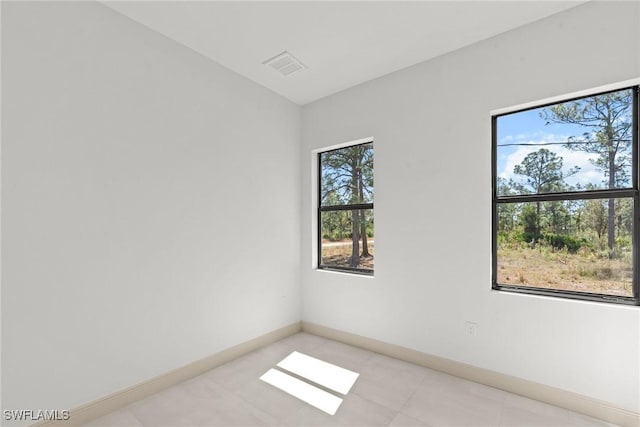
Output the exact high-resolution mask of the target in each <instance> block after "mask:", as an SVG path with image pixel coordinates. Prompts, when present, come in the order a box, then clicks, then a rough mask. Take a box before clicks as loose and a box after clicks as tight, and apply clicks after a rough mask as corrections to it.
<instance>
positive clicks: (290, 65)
mask: <svg viewBox="0 0 640 427" xmlns="http://www.w3.org/2000/svg"><path fill="white" fill-rule="evenodd" d="M263 64H264V65H267V66H269V67H271V68H273V69H274V70H276V71H277V72H278V73H280V74H282V75H283V76H285V77H286V76H290V75H291V74H294V73H297V72H298V71H302V70H304V69H306V68H307V66H306V65H304V64H303V63H302V62H301V61H300V60H299V59H298V58H296V57H295V56H293V55H292V54H290V53H289V52H287V51H284V52H282V53H281V54H279V55H276V56H274V57H273V58H271V59H267V60H266V61H264V62H263Z"/></svg>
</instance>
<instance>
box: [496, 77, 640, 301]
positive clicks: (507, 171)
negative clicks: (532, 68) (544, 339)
mask: <svg viewBox="0 0 640 427" xmlns="http://www.w3.org/2000/svg"><path fill="white" fill-rule="evenodd" d="M638 114H639V113H638V87H637V86H636V87H631V88H627V89H623V90H616V91H612V92H606V93H599V94H595V95H591V96H586V97H581V98H577V99H570V100H567V101H564V102H560V103H555V104H551V105H543V106H540V107H536V108H531V109H527V110H522V111H516V112H512V113H508V114H502V115H497V116H494V117H493V118H492V140H493V142H492V144H493V151H492V157H493V168H492V169H493V227H492V228H493V278H492V281H493V285H492V286H493V288H494V289H499V290H503V291H512V292H521V293H531V294H541V295H553V296H561V297H567V298H577V299H587V300H596V301H607V302H615V303H622V304H635V305H638V303H639V289H638V265H639V264H638V252H639V251H638V240H639V231H640V230H639V228H640V227H639V226H638V211H639V209H640V204H639V202H640V200H639V198H638V179H639V178H638V153H639V151H638Z"/></svg>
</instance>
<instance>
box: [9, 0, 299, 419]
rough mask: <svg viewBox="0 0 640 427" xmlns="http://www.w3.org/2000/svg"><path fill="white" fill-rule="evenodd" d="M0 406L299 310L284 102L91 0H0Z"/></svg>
mask: <svg viewBox="0 0 640 427" xmlns="http://www.w3.org/2000/svg"><path fill="white" fill-rule="evenodd" d="M2 66H3V69H2V73H3V74H2V89H3V97H2V103H3V105H2V106H3V111H2V113H3V114H2V122H3V127H2V151H3V152H2V183H3V187H2V205H3V208H4V211H3V212H2V231H3V241H2V244H3V247H2V267H3V268H2V376H3V378H2V392H3V396H2V398H3V401H2V407H3V409H66V408H73V407H75V406H78V405H80V404H83V403H86V402H88V401H91V400H93V399H96V398H100V397H103V396H105V395H107V394H110V393H112V392H115V391H117V390H120V389H122V388H125V387H128V386H131V385H133V384H136V383H138V382H140V381H143V380H146V379H149V378H151V377H154V376H157V375H159V374H162V373H165V372H167V371H169V370H171V369H174V368H177V367H180V366H182V365H185V364H187V363H190V362H193V361H195V360H198V359H200V358H203V357H205V356H209V355H211V354H213V353H215V352H217V351H220V350H222V349H225V348H228V347H231V346H233V345H236V344H238V343H241V342H244V341H247V340H249V339H252V338H255V337H257V336H259V335H261V334H264V333H267V332H270V331H272V330H274V329H277V328H280V327H283V326H285V325H288V324H291V323H292V322H296V321H298V320H300V281H299V279H300V277H299V271H300V267H299V266H300V237H299V228H300V225H299V224H300V183H299V177H300V165H299V161H298V160H299V156H300V146H299V143H300V108H299V107H298V106H296V105H295V104H293V103H291V102H289V101H287V100H285V99H284V98H281V97H279V96H277V95H275V94H274V93H272V92H270V91H268V90H266V89H264V88H262V87H260V86H258V85H256V84H253V83H251V82H250V81H248V80H246V79H244V78H242V77H240V76H238V75H236V74H234V73H232V72H230V71H229V70H227V69H225V68H223V67H221V66H218V65H216V64H215V63H213V62H212V61H210V60H208V59H205V58H204V57H201V56H200V55H198V54H196V53H194V52H193V51H191V50H189V49H186V48H185V47H183V46H180V45H178V44H177V43H175V42H173V41H171V40H169V39H167V38H165V37H163V36H161V35H159V34H157V33H155V32H153V31H150V30H148V29H147V28H145V27H143V26H141V25H139V24H137V23H134V22H133V21H131V20H129V19H128V18H125V17H123V16H121V15H119V14H117V13H116V12H114V11H112V10H111V9H108V8H106V7H104V6H102V5H100V4H98V3H93V2H92V3H87V2H68V3H49V2H44V3H32V2H22V3H19V2H16V3H13V2H2Z"/></svg>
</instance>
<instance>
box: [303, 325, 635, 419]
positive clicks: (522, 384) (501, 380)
mask: <svg viewBox="0 0 640 427" xmlns="http://www.w3.org/2000/svg"><path fill="white" fill-rule="evenodd" d="M302 330H303V331H304V332H308V333H310V334H313V335H318V336H321V337H325V338H329V339H331V340H334V341H340V342H342V343H345V344H349V345H353V346H356V347H360V348H364V349H366V350H370V351H374V352H376V353H380V354H383V355H385V356H390V357H395V358H396V359H400V360H404V361H407V362H411V363H414V364H416V365H421V366H425V367H427V368H431V369H435V370H438V371H441V372H445V373H447V374H451V375H455V376H457V377H460V378H464V379H467V380H471V381H475V382H477V383H480V384H485V385H488V386H490V387H495V388H498V389H501V390H505V391H508V392H510V393H515V394H518V395H521V396H524V397H528V398H530V399H535V400H539V401H541V402H546V403H549V404H551V405H555V406H559V407H561V408H565V409H569V410H571V411H575V412H579V413H581V414H585V415H588V416H590V417H594V418H598V419H601V420H603V421H607V422H610V423H613V424H617V425H620V426H625V427H639V426H640V413H639V412H635V411H631V410H628V409H624V408H620V407H618V406H616V405H614V404H611V403H608V402H603V401H601V400H597V399H593V398H591V397H588V396H583V395H580V394H577V393H573V392H570V391H566V390H562V389H559V388H555V387H551V386H548V385H544V384H540V383H536V382H532V381H528V380H524V379H522V378H518V377H513V376H510V375H506V374H501V373H499V372H494V371H490V370H488V369H482V368H478V367H475V366H472V365H467V364H464V363H461V362H456V361H453V360H449V359H445V358H442V357H438V356H434V355H431V354H427V353H421V352H419V351H416V350H412V349H409V348H406V347H401V346H398V345H394V344H388V343H385V342H382V341H378V340H374V339H371V338H367V337H363V336H360V335H355V334H351V333H348V332H343V331H339V330H337V329H332V328H328V327H325V326H321V325H317V324H315V323H311V322H305V321H303V322H302Z"/></svg>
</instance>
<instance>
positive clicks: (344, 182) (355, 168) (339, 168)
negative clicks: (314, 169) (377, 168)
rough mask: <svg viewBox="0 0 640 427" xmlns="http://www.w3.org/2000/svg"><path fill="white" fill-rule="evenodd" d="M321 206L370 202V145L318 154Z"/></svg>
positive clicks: (371, 184)
mask: <svg viewBox="0 0 640 427" xmlns="http://www.w3.org/2000/svg"><path fill="white" fill-rule="evenodd" d="M320 168H321V171H320V179H321V182H320V205H321V206H337V205H348V204H357V203H372V202H373V144H372V143H368V144H361V145H355V146H352V147H346V148H342V149H339V150H333V151H327V152H324V153H320Z"/></svg>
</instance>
